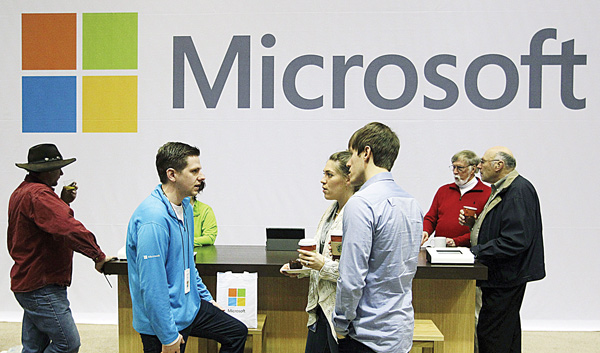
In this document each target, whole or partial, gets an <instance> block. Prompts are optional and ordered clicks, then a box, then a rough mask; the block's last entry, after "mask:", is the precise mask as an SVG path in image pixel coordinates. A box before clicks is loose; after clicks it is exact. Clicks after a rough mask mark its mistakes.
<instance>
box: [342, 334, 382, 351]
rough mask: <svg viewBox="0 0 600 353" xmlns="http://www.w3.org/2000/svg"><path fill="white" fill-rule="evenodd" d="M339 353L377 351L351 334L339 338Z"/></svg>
mask: <svg viewBox="0 0 600 353" xmlns="http://www.w3.org/2000/svg"><path fill="white" fill-rule="evenodd" d="M338 350H339V353H375V351H374V350H372V349H371V348H369V347H367V346H365V345H364V344H362V343H360V342H358V341H357V340H355V339H353V338H352V337H350V336H346V338H344V339H343V340H338Z"/></svg>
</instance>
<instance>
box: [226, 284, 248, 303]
mask: <svg viewBox="0 0 600 353" xmlns="http://www.w3.org/2000/svg"><path fill="white" fill-rule="evenodd" d="M227 306H246V288H229V295H228V298H227Z"/></svg>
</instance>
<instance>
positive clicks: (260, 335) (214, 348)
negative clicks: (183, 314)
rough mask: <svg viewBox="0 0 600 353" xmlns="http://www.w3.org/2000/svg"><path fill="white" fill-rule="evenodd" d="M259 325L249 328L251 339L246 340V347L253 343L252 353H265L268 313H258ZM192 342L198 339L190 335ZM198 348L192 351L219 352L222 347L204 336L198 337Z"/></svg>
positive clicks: (200, 352) (202, 352) (199, 352)
mask: <svg viewBox="0 0 600 353" xmlns="http://www.w3.org/2000/svg"><path fill="white" fill-rule="evenodd" d="M256 319H257V320H256V321H257V323H258V324H257V326H256V328H249V329H248V338H249V339H250V340H249V342H248V341H246V349H247V348H248V346H249V344H251V347H252V353H263V352H266V340H265V322H266V321H267V315H266V314H258V315H257V318H256ZM189 339H190V343H191V341H192V340H196V337H190V338H189ZM197 341H198V349H197V350H196V349H195V348H192V350H190V352H198V353H204V352H206V353H212V352H218V351H219V348H220V346H221V345H220V344H218V343H217V342H216V341H213V340H208V339H204V338H198V339H197ZM187 351H188V349H187V347H186V352H187Z"/></svg>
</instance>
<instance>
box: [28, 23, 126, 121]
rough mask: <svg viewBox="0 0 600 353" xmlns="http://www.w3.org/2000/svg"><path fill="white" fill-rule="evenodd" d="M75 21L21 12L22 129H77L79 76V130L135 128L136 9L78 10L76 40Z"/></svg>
mask: <svg viewBox="0 0 600 353" xmlns="http://www.w3.org/2000/svg"><path fill="white" fill-rule="evenodd" d="M77 22H78V19H77V14H75V13H50V14H37V13H36V14H22V18H21V30H22V48H21V50H22V70H23V73H22V98H21V104H22V132H24V133H50V132H53V133H75V132H77V130H78V129H77V104H78V91H79V90H78V89H77V85H78V81H79V84H80V85H81V90H80V92H81V97H80V100H79V101H80V102H81V103H80V104H81V131H82V132H92V133H93V132H137V95H138V78H137V71H134V72H133V73H134V74H135V75H131V72H123V71H119V70H130V71H131V70H137V66H138V14H137V13H84V14H82V16H81V44H79V43H78V36H77V34H78V32H77ZM78 45H79V46H80V47H79V48H78ZM78 54H80V55H81V57H80V58H81V64H80V67H79V68H78V57H77V55H78Z"/></svg>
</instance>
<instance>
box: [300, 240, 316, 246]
mask: <svg viewBox="0 0 600 353" xmlns="http://www.w3.org/2000/svg"><path fill="white" fill-rule="evenodd" d="M313 245H317V242H316V241H315V240H314V239H300V241H299V242H298V246H313Z"/></svg>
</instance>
